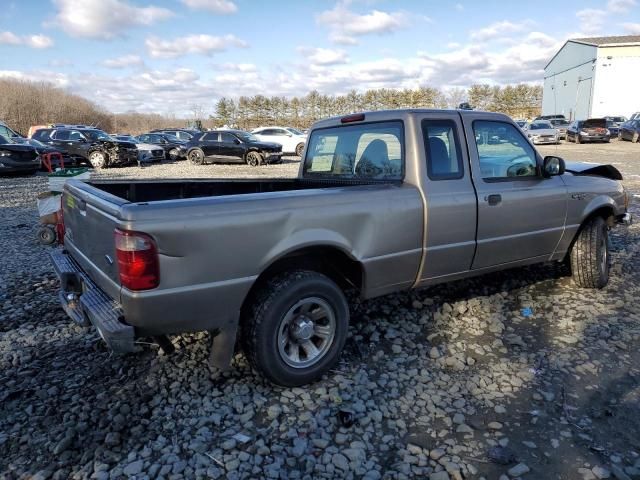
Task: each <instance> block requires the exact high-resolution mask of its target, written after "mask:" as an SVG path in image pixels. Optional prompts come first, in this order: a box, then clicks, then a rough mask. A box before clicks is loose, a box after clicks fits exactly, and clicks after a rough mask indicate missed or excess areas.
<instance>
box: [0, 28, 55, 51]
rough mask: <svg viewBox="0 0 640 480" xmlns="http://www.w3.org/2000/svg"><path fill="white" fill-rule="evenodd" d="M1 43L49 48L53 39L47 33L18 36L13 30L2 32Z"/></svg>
mask: <svg viewBox="0 0 640 480" xmlns="http://www.w3.org/2000/svg"><path fill="white" fill-rule="evenodd" d="M0 45H14V46H26V47H31V48H49V47H52V46H53V40H52V39H51V37H47V36H46V35H24V36H18V35H16V34H15V33H13V32H0Z"/></svg>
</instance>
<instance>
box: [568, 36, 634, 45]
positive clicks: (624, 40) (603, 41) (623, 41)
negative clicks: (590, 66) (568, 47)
mask: <svg viewBox="0 0 640 480" xmlns="http://www.w3.org/2000/svg"><path fill="white" fill-rule="evenodd" d="M569 41H570V42H576V43H585V44H587V45H595V46H596V47H602V46H604V45H629V44H635V43H637V44H640V35H620V36H612V37H587V38H572V39H570V40H569Z"/></svg>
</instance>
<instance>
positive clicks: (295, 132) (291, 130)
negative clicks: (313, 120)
mask: <svg viewBox="0 0 640 480" xmlns="http://www.w3.org/2000/svg"><path fill="white" fill-rule="evenodd" d="M287 130H288V131H289V132H291V133H293V134H294V135H304V133H302V132H301V131H300V130H296V129H295V128H291V127H288V128H287Z"/></svg>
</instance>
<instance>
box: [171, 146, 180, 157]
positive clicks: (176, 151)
mask: <svg viewBox="0 0 640 480" xmlns="http://www.w3.org/2000/svg"><path fill="white" fill-rule="evenodd" d="M179 156H180V152H179V151H178V149H177V148H172V149H171V150H169V158H170V159H171V160H177V159H178V157H179Z"/></svg>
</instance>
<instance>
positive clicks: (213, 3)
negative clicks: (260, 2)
mask: <svg viewBox="0 0 640 480" xmlns="http://www.w3.org/2000/svg"><path fill="white" fill-rule="evenodd" d="M180 1H181V2H182V3H184V4H185V5H186V6H187V7H189V8H191V9H194V10H208V11H209V12H213V13H217V14H229V13H235V12H237V11H238V7H237V5H236V4H235V3H234V2H232V1H230V0H180Z"/></svg>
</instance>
